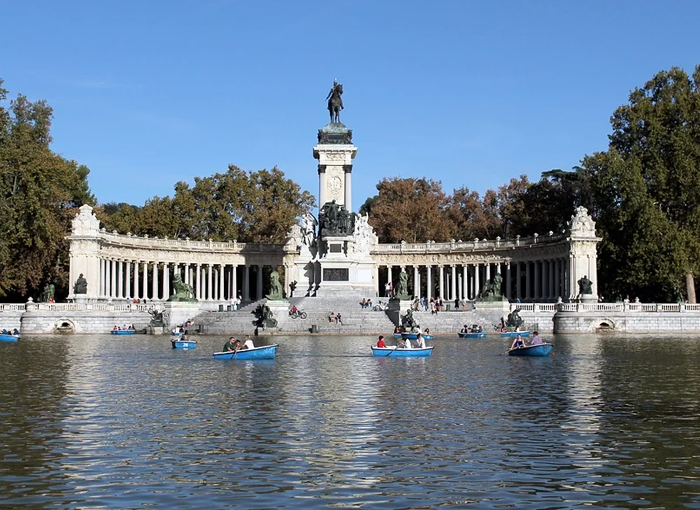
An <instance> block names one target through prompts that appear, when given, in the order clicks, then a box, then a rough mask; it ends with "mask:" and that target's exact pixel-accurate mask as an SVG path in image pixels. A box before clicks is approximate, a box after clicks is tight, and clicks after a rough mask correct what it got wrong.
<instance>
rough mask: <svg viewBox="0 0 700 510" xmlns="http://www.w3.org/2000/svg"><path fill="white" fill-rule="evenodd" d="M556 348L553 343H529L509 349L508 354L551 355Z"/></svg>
mask: <svg viewBox="0 0 700 510" xmlns="http://www.w3.org/2000/svg"><path fill="white" fill-rule="evenodd" d="M552 349H554V345H553V344H548V343H544V344H538V345H527V346H525V347H516V348H515V349H509V350H508V356H549V355H550V354H551V353H552Z"/></svg>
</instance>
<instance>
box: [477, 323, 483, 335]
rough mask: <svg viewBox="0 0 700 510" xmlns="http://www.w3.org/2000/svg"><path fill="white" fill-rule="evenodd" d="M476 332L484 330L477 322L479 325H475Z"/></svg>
mask: <svg viewBox="0 0 700 510" xmlns="http://www.w3.org/2000/svg"><path fill="white" fill-rule="evenodd" d="M476 332H477V333H483V332H484V327H483V326H482V325H481V324H479V325H478V326H477V327H476Z"/></svg>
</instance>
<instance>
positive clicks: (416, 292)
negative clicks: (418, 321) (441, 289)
mask: <svg viewBox="0 0 700 510" xmlns="http://www.w3.org/2000/svg"><path fill="white" fill-rule="evenodd" d="M413 297H414V298H418V299H420V272H419V271H418V266H413Z"/></svg>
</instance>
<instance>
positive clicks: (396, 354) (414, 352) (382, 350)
mask: <svg viewBox="0 0 700 510" xmlns="http://www.w3.org/2000/svg"><path fill="white" fill-rule="evenodd" d="M432 353H433V346H432V345H431V346H430V347H425V348H422V349H402V348H398V347H375V346H372V354H373V355H374V356H378V357H382V356H384V357H392V358H425V357H428V356H430V355H431V354H432Z"/></svg>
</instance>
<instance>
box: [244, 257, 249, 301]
mask: <svg viewBox="0 0 700 510" xmlns="http://www.w3.org/2000/svg"><path fill="white" fill-rule="evenodd" d="M243 299H244V300H245V301H248V300H250V266H248V264H246V265H245V266H243Z"/></svg>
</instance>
